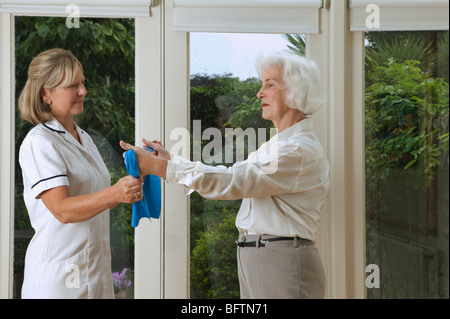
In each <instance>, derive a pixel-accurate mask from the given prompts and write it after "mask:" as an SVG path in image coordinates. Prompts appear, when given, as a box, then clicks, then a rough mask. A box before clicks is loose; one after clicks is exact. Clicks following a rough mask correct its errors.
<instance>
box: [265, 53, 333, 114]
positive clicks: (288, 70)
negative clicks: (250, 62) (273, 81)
mask: <svg viewBox="0 0 450 319" xmlns="http://www.w3.org/2000/svg"><path fill="white" fill-rule="evenodd" d="M270 66H276V67H281V68H282V69H283V71H282V77H283V80H284V82H285V83H286V86H287V91H286V94H285V101H286V104H287V105H288V106H289V107H291V108H294V109H298V110H299V111H301V112H302V113H303V114H305V115H311V114H313V113H314V112H316V111H317V110H318V109H320V108H321V107H322V106H324V105H325V103H326V99H325V96H324V94H323V91H322V89H321V82H320V72H319V68H318V66H317V64H316V63H315V62H314V61H312V60H310V59H307V58H304V57H301V56H299V55H296V54H293V53H290V52H286V51H281V52H277V53H273V54H268V55H263V54H262V55H260V56H258V58H257V60H256V70H257V72H258V75H259V76H260V77H261V75H262V74H263V72H264V70H265V69H266V68H268V67H270Z"/></svg>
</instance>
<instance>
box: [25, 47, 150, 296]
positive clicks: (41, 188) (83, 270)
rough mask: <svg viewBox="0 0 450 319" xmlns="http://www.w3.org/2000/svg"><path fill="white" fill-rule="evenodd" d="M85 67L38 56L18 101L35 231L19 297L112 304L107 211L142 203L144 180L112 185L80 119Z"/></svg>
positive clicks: (61, 54) (65, 55)
mask: <svg viewBox="0 0 450 319" xmlns="http://www.w3.org/2000/svg"><path fill="white" fill-rule="evenodd" d="M86 93H87V91H86V89H85V87H84V76H83V68H82V66H81V63H80V62H79V61H78V60H77V59H76V58H75V57H74V56H73V54H72V53H71V52H70V51H67V50H63V49H52V50H48V51H45V52H43V53H41V54H39V55H38V56H36V57H35V58H34V59H33V61H32V62H31V64H30V67H29V70H28V80H27V83H26V85H25V87H24V89H23V91H22V93H21V96H20V99H19V110H20V113H21V116H22V118H24V119H25V120H27V121H29V122H31V123H33V124H36V126H35V127H34V128H33V129H32V130H31V131H30V132H29V133H28V135H27V136H26V138H25V139H24V141H23V143H22V145H21V147H20V153H19V162H20V166H21V168H22V174H23V182H24V200H25V204H26V207H27V210H28V214H29V217H30V220H31V224H32V226H33V228H34V230H35V235H34V236H33V238H32V240H31V242H30V244H29V246H28V249H27V253H26V257H25V277H24V283H23V287H22V298H113V297H114V293H113V283H112V273H111V253H110V243H109V236H110V233H109V211H110V209H111V208H113V207H115V206H117V205H118V204H119V203H134V202H137V201H139V200H141V199H142V180H141V179H135V178H132V177H131V176H126V177H123V178H122V179H120V180H119V181H118V182H117V183H116V184H115V185H113V186H111V185H110V176H109V173H108V170H107V168H106V166H105V164H104V162H103V160H102V158H101V156H100V154H99V152H98V150H97V148H96V146H95V144H94V143H93V141H92V139H91V137H90V136H89V135H88V134H87V133H86V132H85V131H83V130H82V129H81V128H80V127H78V126H77V125H76V124H75V122H74V116H75V115H78V114H81V113H82V112H83V99H84V97H85V95H86Z"/></svg>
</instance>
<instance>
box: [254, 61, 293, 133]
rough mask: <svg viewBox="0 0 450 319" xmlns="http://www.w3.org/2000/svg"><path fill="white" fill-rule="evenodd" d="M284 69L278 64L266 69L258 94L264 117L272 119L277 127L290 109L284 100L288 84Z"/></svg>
mask: <svg viewBox="0 0 450 319" xmlns="http://www.w3.org/2000/svg"><path fill="white" fill-rule="evenodd" d="M282 70H283V69H282V68H281V67H276V66H270V67H268V68H267V69H265V70H264V73H263V74H262V76H261V84H262V87H261V89H260V90H259V92H258V94H257V95H256V96H257V97H258V98H259V99H260V100H261V103H262V117H263V118H264V119H266V120H270V121H272V122H273V123H274V124H275V127H277V124H276V123H277V122H278V121H280V120H281V119H282V118H283V117H284V116H285V115H286V114H287V112H288V111H289V110H290V108H289V107H288V106H287V104H286V102H285V100H284V94H285V91H286V84H285V83H284V81H283V78H282Z"/></svg>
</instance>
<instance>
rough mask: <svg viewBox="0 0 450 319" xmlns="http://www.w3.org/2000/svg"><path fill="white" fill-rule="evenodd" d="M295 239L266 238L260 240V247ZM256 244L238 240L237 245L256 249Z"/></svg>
mask: <svg viewBox="0 0 450 319" xmlns="http://www.w3.org/2000/svg"><path fill="white" fill-rule="evenodd" d="M294 239H295V237H272V238H266V239H260V240H259V245H258V246H259V247H264V246H265V244H266V243H270V242H273V241H280V240H294ZM297 239H301V240H307V239H302V238H298V237H297ZM256 243H257V241H238V240H236V245H238V246H239V247H256Z"/></svg>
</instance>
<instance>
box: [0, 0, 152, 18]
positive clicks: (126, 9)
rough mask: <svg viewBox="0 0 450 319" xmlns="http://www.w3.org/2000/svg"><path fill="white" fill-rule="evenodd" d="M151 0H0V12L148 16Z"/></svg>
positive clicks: (42, 14) (87, 15)
mask: <svg viewBox="0 0 450 319" xmlns="http://www.w3.org/2000/svg"><path fill="white" fill-rule="evenodd" d="M151 4H152V0H126V1H124V0H0V12H7V13H13V14H17V15H37V16H64V17H66V16H69V15H70V14H76V15H79V16H80V17H122V18H125V17H130V18H133V17H140V16H150V7H151Z"/></svg>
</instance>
